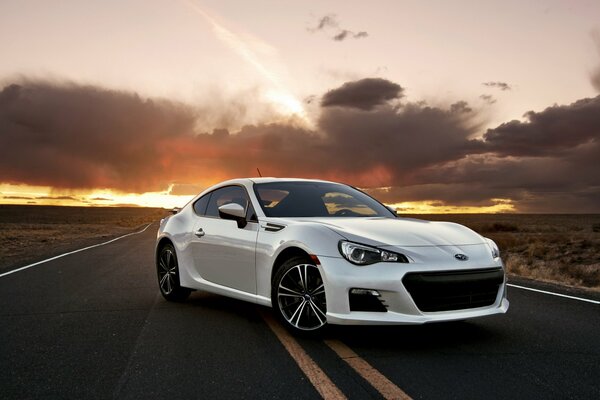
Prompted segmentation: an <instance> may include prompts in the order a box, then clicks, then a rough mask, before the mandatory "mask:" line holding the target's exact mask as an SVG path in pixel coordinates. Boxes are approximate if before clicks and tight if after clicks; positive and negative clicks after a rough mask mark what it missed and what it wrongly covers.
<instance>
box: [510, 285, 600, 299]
mask: <svg viewBox="0 0 600 400" xmlns="http://www.w3.org/2000/svg"><path fill="white" fill-rule="evenodd" d="M506 286H510V287H514V288H517V289H523V290H531V291H532V292H538V293H544V294H549V295H552V296H558V297H566V298H567V299H573V300H579V301H585V302H587V303H592V304H600V301H598V300H592V299H584V298H583V297H575V296H569V295H566V294H561V293H555V292H549V291H547V290H540V289H534V288H530V287H526V286H519V285H514V284H512V283H507V284H506Z"/></svg>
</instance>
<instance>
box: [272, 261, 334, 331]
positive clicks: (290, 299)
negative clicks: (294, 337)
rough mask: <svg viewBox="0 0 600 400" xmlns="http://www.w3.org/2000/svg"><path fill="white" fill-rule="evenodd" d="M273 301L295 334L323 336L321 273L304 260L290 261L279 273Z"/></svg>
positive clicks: (323, 316)
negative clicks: (319, 334) (318, 334)
mask: <svg viewBox="0 0 600 400" xmlns="http://www.w3.org/2000/svg"><path fill="white" fill-rule="evenodd" d="M271 302H272V304H273V309H274V310H275V313H276V314H277V316H278V317H279V318H280V319H281V321H282V322H283V323H284V325H285V326H286V327H287V328H288V329H290V330H291V331H292V332H294V333H299V334H316V333H320V332H321V331H322V330H323V329H324V328H325V326H326V324H327V317H326V313H327V303H326V300H325V286H324V284H323V278H322V277H321V272H320V271H319V268H318V267H317V266H316V265H314V264H313V263H312V262H310V261H308V260H306V259H305V258H303V257H294V258H291V259H290V260H288V261H286V262H285V263H284V264H283V265H282V266H281V268H280V269H279V270H278V271H277V273H276V274H275V278H274V279H273V286H272V288H271Z"/></svg>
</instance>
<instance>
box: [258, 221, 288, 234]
mask: <svg viewBox="0 0 600 400" xmlns="http://www.w3.org/2000/svg"><path fill="white" fill-rule="evenodd" d="M261 227H262V228H264V229H265V231H267V232H279V231H280V230H282V229H283V228H285V225H278V224H274V223H272V222H267V223H266V224H264V225H261Z"/></svg>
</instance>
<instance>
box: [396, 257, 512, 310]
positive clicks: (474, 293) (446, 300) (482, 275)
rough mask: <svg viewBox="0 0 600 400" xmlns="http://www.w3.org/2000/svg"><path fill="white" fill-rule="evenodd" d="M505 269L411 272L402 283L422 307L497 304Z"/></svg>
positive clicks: (467, 306)
mask: <svg viewBox="0 0 600 400" xmlns="http://www.w3.org/2000/svg"><path fill="white" fill-rule="evenodd" d="M502 282H504V271H503V270H502V269H501V268H497V269H476V270H468V271H443V272H411V273H408V274H406V275H405V276H404V279H402V283H404V286H405V287H406V289H407V290H408V292H409V293H410V295H411V296H412V298H413V301H414V302H415V304H416V305H417V307H418V308H419V310H421V311H425V312H428V311H450V310H463V309H469V308H477V307H485V306H490V305H492V304H494V302H495V301H496V297H497V296H498V290H499V289H500V285H502Z"/></svg>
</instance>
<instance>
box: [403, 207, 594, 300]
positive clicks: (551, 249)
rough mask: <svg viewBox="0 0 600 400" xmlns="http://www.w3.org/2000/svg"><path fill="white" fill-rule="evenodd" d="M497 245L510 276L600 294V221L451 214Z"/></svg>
mask: <svg viewBox="0 0 600 400" xmlns="http://www.w3.org/2000/svg"><path fill="white" fill-rule="evenodd" d="M413 217H415V218H422V219H428V220H438V221H452V222H457V223H459V224H463V225H466V226H468V227H469V228H471V229H473V230H475V231H477V232H479V233H481V234H482V235H484V236H486V237H489V238H491V239H493V240H494V241H495V242H496V243H497V244H498V246H499V247H500V252H501V256H502V259H503V260H504V263H505V264H506V267H507V270H508V272H509V274H514V275H518V276H523V277H526V278H531V279H535V280H541V281H546V282H554V283H560V284H564V285H569V286H576V287H583V288H589V289H594V290H600V215H598V214H594V215H582V214H571V215H560V214H558V215H556V214H551V215H542V214H445V215H418V216H417V215H415V216H413Z"/></svg>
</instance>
